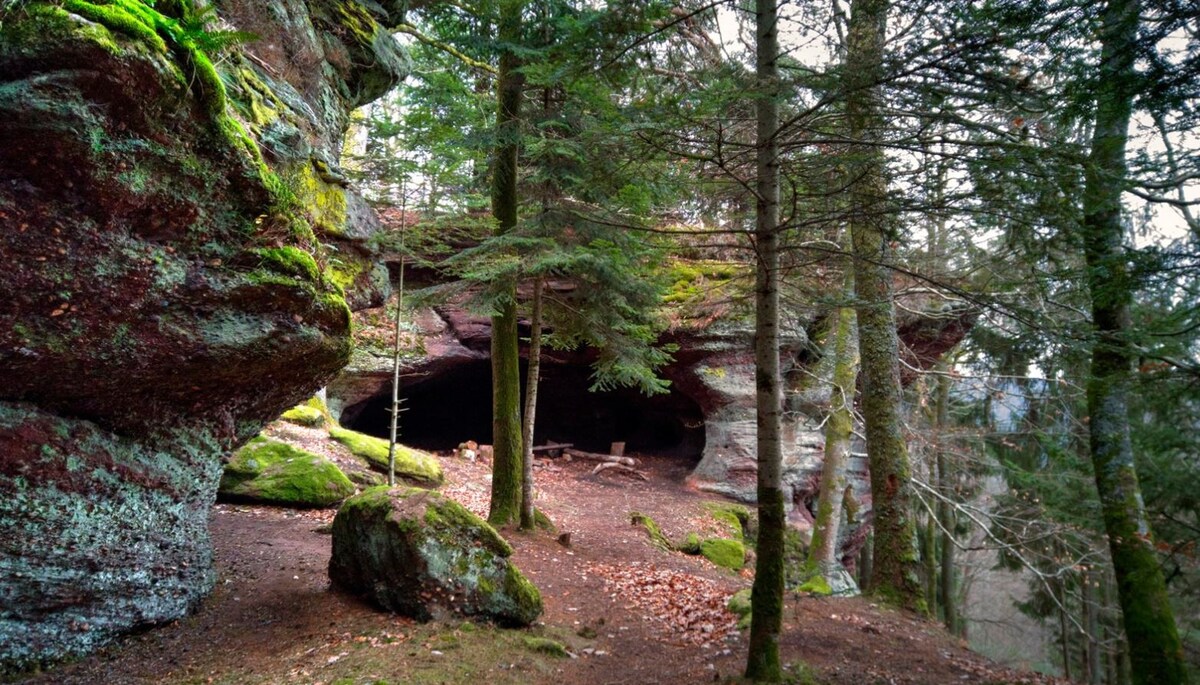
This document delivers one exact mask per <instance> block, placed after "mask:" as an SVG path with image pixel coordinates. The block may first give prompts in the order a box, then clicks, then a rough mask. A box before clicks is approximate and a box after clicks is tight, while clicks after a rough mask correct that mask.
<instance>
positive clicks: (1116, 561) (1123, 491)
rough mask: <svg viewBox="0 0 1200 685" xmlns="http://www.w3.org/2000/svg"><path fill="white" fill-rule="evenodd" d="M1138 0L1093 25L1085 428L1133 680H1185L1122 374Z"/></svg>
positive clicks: (1116, 2)
mask: <svg viewBox="0 0 1200 685" xmlns="http://www.w3.org/2000/svg"><path fill="white" fill-rule="evenodd" d="M1139 11H1140V7H1139V2H1138V1H1137V0H1110V1H1109V2H1108V3H1107V5H1106V7H1105V10H1104V17H1103V25H1102V27H1101V32H1100V43H1101V54H1100V73H1099V78H1098V79H1096V82H1095V83H1096V92H1095V97H1096V124H1095V129H1094V133H1093V135H1092V148H1091V152H1090V155H1089V158H1088V163H1087V165H1086V167H1085V186H1084V194H1083V240H1084V253H1085V255H1086V257H1087V265H1088V287H1089V290H1090V293H1091V299H1092V325H1093V326H1094V328H1095V341H1094V343H1093V346H1092V370H1091V376H1090V378H1089V379H1088V384H1087V403H1088V416H1089V420H1088V427H1089V431H1090V446H1091V453H1092V464H1093V469H1094V471H1095V474H1096V488H1097V489H1098V491H1099V494H1100V504H1101V509H1102V511H1103V513H1104V527H1105V530H1106V532H1107V533H1108V544H1109V548H1110V549H1111V551H1112V561H1113V570H1114V572H1115V573H1116V577H1117V596H1118V598H1119V600H1120V602H1121V612H1122V614H1123V617H1124V623H1125V634H1126V636H1127V638H1128V640H1129V656H1130V661H1131V665H1132V671H1133V682H1134V683H1139V684H1140V683H1146V684H1147V685H1148V684H1149V683H1155V684H1156V685H1171V684H1172V683H1182V682H1185V680H1186V679H1187V673H1186V670H1185V668H1184V662H1183V650H1182V647H1181V645H1180V641H1179V634H1178V632H1177V630H1176V627H1175V618H1174V616H1173V614H1172V611H1171V605H1170V602H1169V601H1168V597H1167V587H1166V583H1165V581H1164V580H1163V575H1162V569H1161V568H1160V567H1159V564H1158V557H1157V556H1156V554H1155V551H1154V541H1153V538H1152V536H1151V534H1150V526H1149V522H1148V521H1147V520H1146V512H1145V509H1144V507H1143V504H1142V498H1141V491H1140V489H1139V487H1138V479H1137V473H1136V471H1135V469H1134V460H1133V446H1132V444H1131V442H1130V438H1129V406H1128V392H1129V380H1130V373H1131V370H1132V364H1133V361H1134V351H1133V345H1132V343H1131V341H1130V340H1129V334H1130V333H1131V332H1132V331H1131V323H1130V315H1129V307H1130V303H1131V301H1132V299H1133V288H1134V283H1133V280H1132V279H1131V277H1130V276H1129V273H1128V266H1127V263H1126V259H1127V257H1126V255H1125V251H1124V248H1123V243H1124V230H1123V227H1122V224H1121V194H1122V192H1123V190H1124V187H1125V178H1126V166H1125V144H1126V141H1127V139H1128V135H1129V134H1128V130H1129V121H1130V116H1131V112H1132V109H1133V100H1134V94H1135V90H1136V87H1137V83H1136V81H1137V78H1138V77H1137V73H1136V71H1135V69H1134V59H1135V56H1136V52H1137V47H1136V43H1137V31H1138V13H1139Z"/></svg>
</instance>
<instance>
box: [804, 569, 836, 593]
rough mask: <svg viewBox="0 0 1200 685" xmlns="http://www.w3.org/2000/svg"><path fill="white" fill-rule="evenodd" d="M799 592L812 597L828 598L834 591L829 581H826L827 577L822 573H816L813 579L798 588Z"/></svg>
mask: <svg viewBox="0 0 1200 685" xmlns="http://www.w3.org/2000/svg"><path fill="white" fill-rule="evenodd" d="M796 591H797V592H807V593H808V594H810V595H818V596H821V597H828V596H829V595H832V594H833V589H832V588H830V587H829V581H827V580H825V576H823V575H821V574H820V573H814V574H813V576H812V577H811V578H809V579H808V580H806V581H804V582H803V583H801V584H800V587H798V588H796Z"/></svg>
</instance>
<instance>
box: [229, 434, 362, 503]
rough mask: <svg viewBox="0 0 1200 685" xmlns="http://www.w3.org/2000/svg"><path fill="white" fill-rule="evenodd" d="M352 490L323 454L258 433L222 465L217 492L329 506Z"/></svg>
mask: <svg viewBox="0 0 1200 685" xmlns="http://www.w3.org/2000/svg"><path fill="white" fill-rule="evenodd" d="M353 494H354V484H353V483H351V482H350V479H349V478H347V477H346V474H344V473H342V471H341V469H339V468H338V467H337V465H336V464H334V463H333V462H331V461H329V460H328V459H326V458H325V457H322V456H320V455H318V454H313V453H311V452H306V451H304V450H302V449H299V448H297V447H293V446H292V445H288V444H286V443H282V442H279V441H277V440H271V439H269V438H263V437H257V438H254V439H253V440H251V441H250V442H249V443H247V444H246V445H245V446H244V447H242V448H241V449H240V450H238V451H237V452H235V453H234V454H233V456H232V457H231V458H230V460H229V463H228V464H226V465H225V473H224V474H223V475H222V476H221V486H220V490H218V491H217V496H218V498H220V499H225V500H229V501H235V502H236V501H249V502H263V503H265V504H280V505H284V506H291V507H328V506H331V505H334V504H337V503H338V502H341V501H342V500H344V499H346V498H347V497H349V496H350V495H353Z"/></svg>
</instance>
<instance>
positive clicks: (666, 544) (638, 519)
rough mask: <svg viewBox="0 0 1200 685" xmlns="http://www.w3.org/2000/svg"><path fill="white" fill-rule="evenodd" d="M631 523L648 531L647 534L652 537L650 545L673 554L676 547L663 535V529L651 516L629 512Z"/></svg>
mask: <svg viewBox="0 0 1200 685" xmlns="http://www.w3.org/2000/svg"><path fill="white" fill-rule="evenodd" d="M629 523H630V524H631V525H635V526H641V527H642V528H644V529H645V530H646V534H647V535H649V536H650V544H652V545H654V546H655V547H657V548H659V549H661V550H662V551H664V552H672V551H674V550H675V546H674V545H672V544H671V541H670V540H668V539H667V536H666V535H663V532H662V529H661V528H659V527H658V523H657V522H656V521H655V520H654V519H652V518H650V517H649V516H647V515H645V514H642V513H640V512H636V511H631V512H629Z"/></svg>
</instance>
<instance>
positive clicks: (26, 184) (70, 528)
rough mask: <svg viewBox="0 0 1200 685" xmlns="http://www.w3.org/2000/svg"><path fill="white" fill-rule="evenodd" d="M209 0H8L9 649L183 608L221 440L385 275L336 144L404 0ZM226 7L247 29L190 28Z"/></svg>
mask: <svg viewBox="0 0 1200 685" xmlns="http://www.w3.org/2000/svg"><path fill="white" fill-rule="evenodd" d="M205 5H212V7H213V8H214V9H215V12H216V14H215V16H214V15H210V14H208V13H207V12H206V11H201V10H198V9H197V8H196V6H194V5H193V4H192V2H190V0H175V1H173V2H167V3H164V2H159V3H157V4H156V5H152V3H149V2H144V1H139V0H93V1H92V2H85V1H83V0H63V1H58V2H39V1H37V0H28V1H26V2H18V3H6V4H5V7H4V9H3V10H2V13H3V21H0V254H3V255H5V264H4V268H3V269H0V292H4V293H5V298H4V301H3V302H2V303H0V378H3V379H4V382H3V383H0V672H2V671H5V670H11V669H17V668H22V667H25V666H31V665H34V664H36V663H38V662H44V661H47V660H53V659H57V658H61V657H66V656H70V655H73V654H79V653H82V652H86V651H88V650H90V649H93V648H94V647H96V646H97V645H99V644H101V643H103V642H104V641H105V640H107V639H109V638H111V637H112V636H114V635H116V634H118V633H120V632H122V631H125V630H128V629H132V628H135V627H138V626H142V625H146V624H152V623H156V622H161V621H169V620H172V619H175V618H178V617H179V616H182V615H183V614H185V613H186V612H187V611H188V610H189V609H191V608H192V607H194V606H195V605H196V603H197V602H198V601H199V599H200V598H201V597H202V596H203V595H204V594H205V593H206V592H207V591H208V590H209V589H210V588H211V586H212V583H213V573H212V562H211V545H210V543H209V540H208V534H207V530H206V522H207V517H208V511H209V507H210V506H211V503H212V501H213V500H214V498H215V495H216V491H217V483H218V479H219V478H220V473H221V466H220V460H221V457H222V456H223V455H224V454H227V453H228V452H229V451H230V450H232V449H234V448H236V447H237V446H238V445H239V444H241V443H242V442H244V441H246V440H248V439H249V438H250V437H252V436H253V435H255V434H256V433H257V432H258V431H259V430H260V429H261V428H262V426H263V425H264V424H265V423H266V422H267V421H269V420H271V419H273V418H275V417H276V416H278V415H279V414H280V413H281V412H283V411H284V410H285V409H287V408H288V407H291V406H292V405H294V404H295V403H296V402H298V401H300V400H302V399H304V398H305V397H308V396H309V395H311V394H312V392H313V391H314V390H315V389H316V388H318V387H320V386H321V385H323V384H324V383H325V382H327V381H328V379H329V378H330V377H331V376H332V375H333V374H334V373H335V372H336V371H337V370H338V369H339V368H341V367H342V366H343V365H344V364H345V362H346V360H347V359H348V357H349V354H350V338H349V309H348V307H347V303H348V302H349V303H350V305H351V306H357V305H359V304H366V303H369V302H371V301H379V300H380V298H381V296H382V295H383V294H384V293H383V292H382V290H381V289H380V287H379V285H378V283H379V279H378V278H377V277H376V276H377V272H378V269H374V268H372V267H371V265H370V264H371V262H370V258H371V253H370V252H369V250H368V249H367V247H366V239H367V238H369V237H370V235H371V233H372V232H373V231H374V230H375V227H376V225H377V224H376V219H375V217H374V215H373V214H372V213H371V212H370V210H369V209H368V208H367V207H366V204H365V203H364V202H363V200H362V199H361V198H360V197H359V196H358V195H357V194H355V193H354V192H353V191H352V190H351V189H350V188H348V187H347V183H346V181H345V179H344V178H343V177H342V175H341V174H340V172H339V171H338V170H337V154H338V151H339V150H340V149H341V142H342V137H343V135H344V132H345V128H346V124H347V121H348V116H349V112H350V111H351V110H352V109H353V108H355V107H358V106H361V105H363V104H365V103H367V102H369V101H370V100H372V99H374V98H376V97H378V96H380V95H382V94H383V93H384V92H385V91H386V90H387V89H388V88H389V87H390V86H391V85H392V84H394V83H397V82H398V81H399V79H400V78H401V77H402V76H403V74H404V71H405V69H406V64H407V59H406V56H405V53H404V52H403V49H402V48H401V47H400V46H399V45H398V44H397V43H396V42H395V41H393V40H392V38H391V36H390V35H389V33H388V31H387V29H386V27H387V26H394V25H396V24H397V23H399V22H401V21H402V20H403V17H402V6H403V3H391V2H382V3H377V2H361V3H359V2H353V1H347V2H342V1H340V0H339V1H336V2H335V1H334V0H271V1H269V2H248V1H246V0H215V2H212V3H205ZM217 19H219V20H220V27H221V28H222V29H224V28H235V29H238V30H241V31H246V32H251V33H253V34H256V35H257V36H258V39H257V40H252V41H249V42H244V43H241V44H234V45H231V46H229V47H227V48H225V49H223V50H222V51H221V54H219V55H217V54H210V53H206V52H204V51H203V50H202V49H201V48H200V47H198V46H200V45H205V44H211V43H212V41H206V40H200V39H199V38H198V34H197V31H201V32H205V31H213V30H215V29H216V28H217V24H216V23H214V22H215V21H216V20H217ZM198 27H199V28H198Z"/></svg>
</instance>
